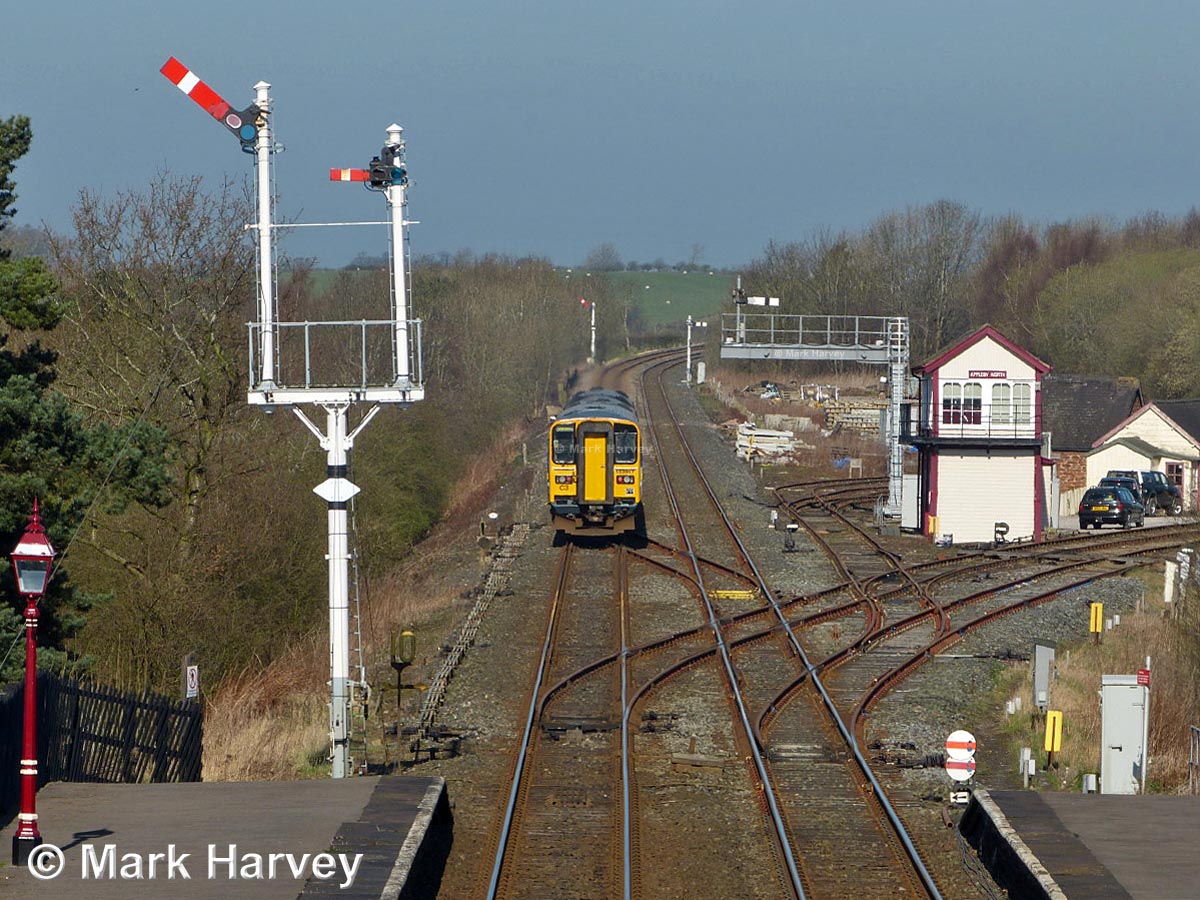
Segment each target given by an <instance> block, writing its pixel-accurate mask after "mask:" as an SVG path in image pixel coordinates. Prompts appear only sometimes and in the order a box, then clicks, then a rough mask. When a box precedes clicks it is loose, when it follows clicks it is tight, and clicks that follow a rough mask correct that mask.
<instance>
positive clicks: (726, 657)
mask: <svg viewBox="0 0 1200 900" xmlns="http://www.w3.org/2000/svg"><path fill="white" fill-rule="evenodd" d="M668 365H669V364H659V365H658V366H652V367H650V368H648V369H647V370H646V371H647V372H648V371H651V369H654V368H661V369H662V370H663V372H665V370H666V368H667V366H668ZM662 377H663V375H662V373H661V372H660V374H659V380H660V382H659V389H660V390H661V391H662V397H663V401H664V403H666V406H667V409H668V411H670V409H671V406H670V402H669V401H668V400H667V396H666V389H665V388H664V387H663V386H662V383H661V379H662ZM642 380H643V384H644V382H645V374H644V373H643V377H642ZM647 419H648V420H649V419H650V417H649V416H647ZM650 424H651V427H650V436H651V439H652V441H653V443H654V449H655V453H656V455H657V456H658V464H659V470H660V473H661V475H662V480H663V488H664V491H665V493H666V495H667V501H668V502H669V503H670V504H671V509H672V511H673V513H674V516H675V523H676V527H677V528H678V530H679V532H680V537H681V538H682V540H683V542H684V544H685V545H686V547H687V553H688V555H689V557H690V558H691V562H692V568H693V570H694V572H695V575H696V583H697V584H698V585H699V587H700V594H701V597H702V599H703V602H704V606H705V608H706V609H707V611H708V621H709V627H710V628H711V629H712V633H713V640H714V641H715V643H716V650H717V651H719V654H720V659H721V664H722V667H723V668H724V671H725V678H726V680H727V682H728V684H729V688H730V691H731V692H732V694H733V696H734V701H735V704H736V706H737V711H738V717H739V718H740V720H741V723H742V729H743V732H744V733H745V736H746V741H747V744H748V745H749V747H750V754H751V757H752V758H753V761H754V768H755V771H756V772H757V773H758V778H759V782H760V783H761V785H762V788H763V796H764V798H765V799H766V801H767V806H768V808H769V810H770V818H771V821H772V823H773V825H774V828H775V837H776V841H777V843H778V846H779V850H780V852H781V853H782V854H783V857H784V861H785V863H786V865H787V871H788V877H789V880H790V882H791V887H792V890H793V892H794V893H795V895H796V897H797V898H798V900H806V898H807V895H806V894H805V893H804V884H803V881H802V879H801V876H800V870H799V867H798V864H797V862H796V858H795V855H794V854H793V853H792V848H791V843H790V841H789V840H788V838H787V826H786V825H785V824H784V821H783V814H782V813H781V812H780V809H779V801H778V798H777V797H776V796H775V787H774V785H773V784H772V783H771V777H770V773H769V772H768V771H767V766H766V762H765V761H764V760H763V757H762V752H761V749H760V748H759V746H758V743H757V742H756V741H755V740H754V734H753V731H752V730H751V725H750V719H749V715H748V713H747V710H746V702H745V699H744V698H743V697H742V691H741V687H740V686H739V684H738V678H737V672H736V671H735V669H734V666H733V660H732V658H731V656H730V652H729V647H728V646H727V645H726V643H725V638H724V636H723V635H722V633H721V627H720V624H719V622H718V619H717V615H716V610H715V609H714V608H713V605H712V601H711V600H710V599H709V597H708V592H707V591H706V590H705V588H704V577H703V575H702V574H701V572H700V564H699V562H698V561H697V557H696V554H695V550H694V549H693V547H692V543H691V539H690V537H689V536H688V533H687V526H686V525H685V524H684V521H683V512H682V510H681V509H680V508H679V503H678V499H677V498H676V496H675V492H674V490H673V489H672V485H671V479H670V475H669V474H668V472H667V470H666V466H665V465H664V464H663V461H662V450H661V446H660V444H659V440H658V432H657V429H656V428H655V427H654V425H653V422H652V421H651V422H650ZM676 427H678V425H676ZM680 437H681V439H682V435H680ZM684 446H685V448H686V444H685V445H684ZM688 455H689V457H690V458H691V459H692V462H693V465H694V464H695V458H694V457H692V456H691V454H690V451H689V453H688ZM700 477H701V480H703V475H702V474H701V475H700ZM718 510H720V507H719V506H718ZM722 517H723V518H724V513H723V511H722ZM725 521H726V523H727V524H728V519H726V520H725ZM744 549H745V548H744V547H743V550H744ZM747 561H748V560H747ZM751 566H753V563H751ZM759 583H760V584H761V583H762V582H761V579H759ZM764 588H765V586H764Z"/></svg>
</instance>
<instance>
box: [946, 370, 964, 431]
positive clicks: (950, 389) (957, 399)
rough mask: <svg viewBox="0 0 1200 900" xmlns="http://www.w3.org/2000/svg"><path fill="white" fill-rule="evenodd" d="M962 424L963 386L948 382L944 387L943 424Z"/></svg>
mask: <svg viewBox="0 0 1200 900" xmlns="http://www.w3.org/2000/svg"><path fill="white" fill-rule="evenodd" d="M961 423H962V385H961V384H958V383H957V382H954V381H948V382H946V383H945V384H944V385H942V424H944V425H959V424H961Z"/></svg>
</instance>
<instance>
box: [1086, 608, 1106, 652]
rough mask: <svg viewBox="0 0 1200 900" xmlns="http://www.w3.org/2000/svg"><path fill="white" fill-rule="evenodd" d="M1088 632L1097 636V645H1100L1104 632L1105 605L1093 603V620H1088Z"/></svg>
mask: <svg viewBox="0 0 1200 900" xmlns="http://www.w3.org/2000/svg"><path fill="white" fill-rule="evenodd" d="M1088 631H1090V632H1091V633H1092V634H1094V635H1095V636H1096V643H1097V644H1098V643H1100V635H1101V634H1102V633H1103V632H1104V604H1103V603H1093V604H1092V605H1091V618H1090V619H1089V620H1088Z"/></svg>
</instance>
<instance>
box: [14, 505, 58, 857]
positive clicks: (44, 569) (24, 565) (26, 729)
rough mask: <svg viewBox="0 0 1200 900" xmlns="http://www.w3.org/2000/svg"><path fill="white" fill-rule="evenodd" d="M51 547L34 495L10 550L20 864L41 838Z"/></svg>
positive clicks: (16, 850)
mask: <svg viewBox="0 0 1200 900" xmlns="http://www.w3.org/2000/svg"><path fill="white" fill-rule="evenodd" d="M54 556H55V554H54V548H53V547H52V546H51V545H50V540H49V539H48V538H47V537H46V529H45V528H43V527H42V518H41V516H39V515H38V504H37V498H34V501H33V517H32V518H30V520H29V524H28V525H27V526H25V533H24V534H23V535H21V540H20V542H19V543H18V544H17V546H16V549H14V550H13V552H12V563H13V572H14V573H15V574H16V576H17V590H18V591H19V592H20V593H21V595H22V596H23V597H24V598H25V720H24V725H23V738H24V740H23V746H22V748H21V812H20V813H19V814H18V816H17V822H18V824H17V833H16V834H15V835H13V844H12V861H13V865H14V866H23V865H25V864H26V863H27V862H28V861H29V854H30V853H32V852H33V850H34V848H35V847H37V846H38V845H39V844H41V842H42V835H41V833H40V832H39V831H38V826H37V806H36V799H35V798H36V795H37V778H38V761H37V625H38V601H39V600H41V599H42V595H43V594H45V593H46V582H47V581H49V580H50V565H51V563H53V562H54Z"/></svg>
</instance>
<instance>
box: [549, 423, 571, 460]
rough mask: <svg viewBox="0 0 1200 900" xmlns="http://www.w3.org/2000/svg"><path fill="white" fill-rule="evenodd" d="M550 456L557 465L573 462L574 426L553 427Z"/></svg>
mask: <svg viewBox="0 0 1200 900" xmlns="http://www.w3.org/2000/svg"><path fill="white" fill-rule="evenodd" d="M551 455H552V457H553V459H554V462H555V463H557V464H558V465H560V466H562V465H569V464H571V463H573V462H575V426H573V425H555V426H554V437H553V438H552V440H551Z"/></svg>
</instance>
